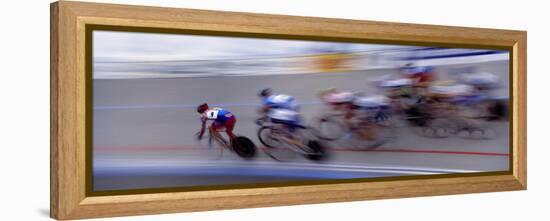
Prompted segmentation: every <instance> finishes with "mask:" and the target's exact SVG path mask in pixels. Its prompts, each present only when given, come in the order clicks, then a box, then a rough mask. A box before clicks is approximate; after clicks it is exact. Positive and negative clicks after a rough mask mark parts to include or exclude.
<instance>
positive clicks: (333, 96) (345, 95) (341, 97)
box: [324, 92, 355, 103]
mask: <svg viewBox="0 0 550 221" xmlns="http://www.w3.org/2000/svg"><path fill="white" fill-rule="evenodd" d="M354 97H355V95H353V93H351V92H337V93H330V94H327V95H326V96H325V97H324V100H325V101H326V102H328V103H346V102H351V101H353V98H354Z"/></svg>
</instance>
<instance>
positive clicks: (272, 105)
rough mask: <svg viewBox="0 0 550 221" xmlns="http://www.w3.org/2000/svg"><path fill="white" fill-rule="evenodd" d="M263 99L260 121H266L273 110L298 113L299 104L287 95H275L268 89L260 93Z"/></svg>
mask: <svg viewBox="0 0 550 221" xmlns="http://www.w3.org/2000/svg"><path fill="white" fill-rule="evenodd" d="M258 95H259V96H260V98H261V99H262V107H261V108H260V110H259V111H258V112H259V113H260V115H261V117H260V119H258V120H259V121H262V120H266V119H267V117H269V116H268V114H269V112H270V111H272V110H276V109H277V110H279V109H282V110H290V111H294V112H297V111H298V104H296V101H295V100H294V97H292V96H290V95H286V94H276V95H274V94H273V93H272V91H271V89H270V88H266V89H263V90H261V91H260V93H259V94H258Z"/></svg>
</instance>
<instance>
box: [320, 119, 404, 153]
mask: <svg viewBox="0 0 550 221" xmlns="http://www.w3.org/2000/svg"><path fill="white" fill-rule="evenodd" d="M314 122H315V126H314V128H315V129H314V130H313V132H314V134H315V135H316V136H317V137H318V138H320V139H322V140H327V141H337V140H342V139H344V138H346V139H347V140H349V141H350V142H349V144H351V146H352V147H353V148H359V149H366V150H374V149H376V148H378V147H380V146H382V145H384V144H385V143H387V142H389V141H391V140H393V139H394V138H395V137H394V136H395V128H394V125H393V123H392V118H391V115H389V114H388V113H387V112H384V111H382V110H378V111H375V112H374V113H371V114H366V115H365V114H361V115H360V116H356V117H354V118H352V119H346V118H345V116H344V115H343V114H330V113H329V114H321V115H320V116H319V117H317V119H316V120H315V121H314Z"/></svg>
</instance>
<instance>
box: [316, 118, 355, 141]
mask: <svg viewBox="0 0 550 221" xmlns="http://www.w3.org/2000/svg"><path fill="white" fill-rule="evenodd" d="M314 122H315V123H314V124H315V125H314V126H313V128H312V129H313V133H314V134H315V136H317V137H319V138H320V139H323V140H329V141H332V140H338V139H340V138H342V137H344V136H345V135H346V132H347V127H346V126H345V125H344V124H343V123H342V122H341V121H339V120H338V119H336V118H334V117H331V116H324V117H319V118H317V119H316V120H315V121H314Z"/></svg>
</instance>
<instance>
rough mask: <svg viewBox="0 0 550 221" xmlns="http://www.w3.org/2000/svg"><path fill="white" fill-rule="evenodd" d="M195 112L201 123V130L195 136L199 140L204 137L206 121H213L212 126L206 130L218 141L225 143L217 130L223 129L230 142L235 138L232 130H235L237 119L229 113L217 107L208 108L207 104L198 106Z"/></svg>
mask: <svg viewBox="0 0 550 221" xmlns="http://www.w3.org/2000/svg"><path fill="white" fill-rule="evenodd" d="M197 112H198V113H199V114H200V119H201V123H202V124H201V130H200V132H199V133H198V135H197V137H198V139H199V140H200V139H202V136H203V135H204V132H205V127H206V122H207V121H208V120H213V122H212V124H211V125H210V126H209V127H208V130H209V131H210V133H211V134H212V135H214V137H215V138H216V139H218V140H219V141H223V143H225V139H223V138H222V136H221V134H220V133H219V132H218V130H220V129H223V128H225V132H226V133H227V136H228V137H229V139H230V140H231V141H233V140H234V139H235V138H236V136H235V134H233V129H234V128H235V123H236V122H237V118H236V117H235V115H233V114H232V113H231V112H229V111H228V110H225V109H222V108H217V107H214V108H210V107H208V104H207V103H203V104H201V105H199V106H198V107H197Z"/></svg>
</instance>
